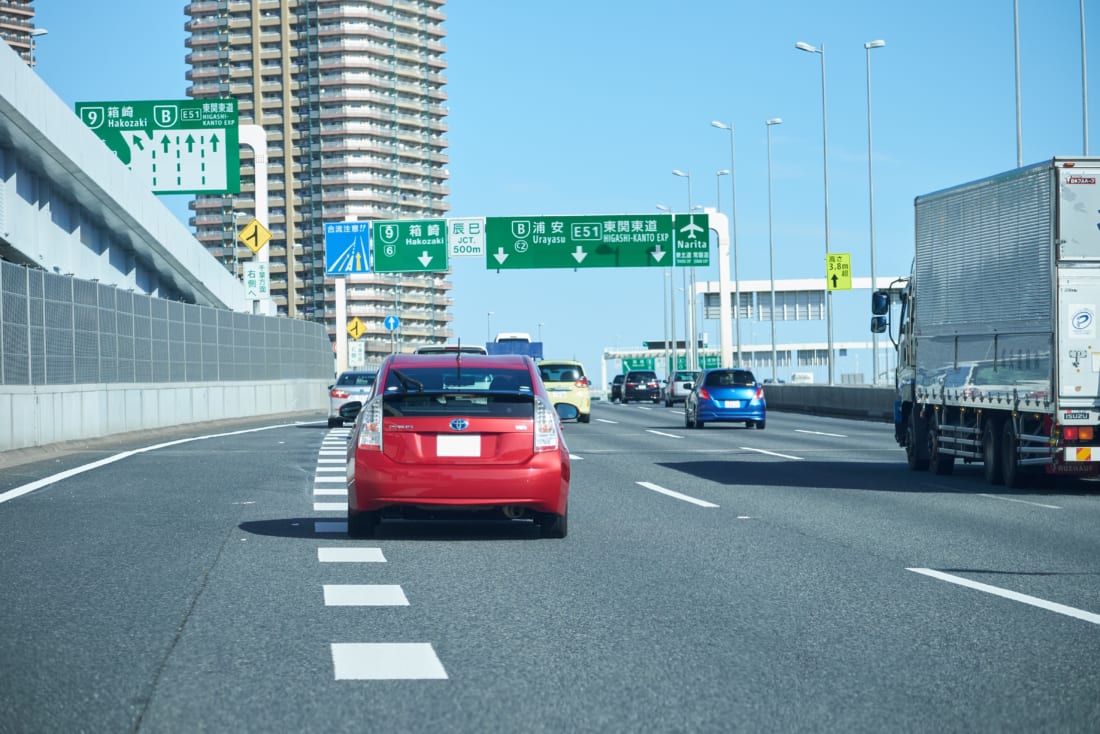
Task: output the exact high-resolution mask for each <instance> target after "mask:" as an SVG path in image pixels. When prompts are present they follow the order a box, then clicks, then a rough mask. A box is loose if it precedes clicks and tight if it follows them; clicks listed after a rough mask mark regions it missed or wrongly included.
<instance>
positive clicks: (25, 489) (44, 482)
mask: <svg viewBox="0 0 1100 734" xmlns="http://www.w3.org/2000/svg"><path fill="white" fill-rule="evenodd" d="M308 424H309V421H298V422H296V423H280V424H278V425H274V426H263V427H262V428H246V429H243V430H240V431H229V432H228V433H209V434H207V435H205V436H191V437H190V438H181V439H178V440H175V441H167V442H165V443H158V444H155V445H153V446H143V447H141V448H139V449H133V450H132V451H123V452H122V453H120V454H115V455H114V456H108V457H107V458H105V459H100V460H99V461H93V462H92V463H90V464H84V465H83V466H78V467H74V468H72V469H67V470H66V471H63V472H59V473H57V474H52V475H50V476H48V477H44V478H42V479H39V480H37V481H34V482H31V483H30V484H24V485H23V486H21V487H15V488H13V489H9V490H8V491H7V492H0V504H3V503H4V502H7V501H9V500H13V499H15V498H16V497H22V496H23V495H25V494H28V493H29V492H33V491H34V490H36V489H41V488H43V487H48V486H50V485H51V484H54V483H56V482H60V481H61V480H62V479H68V478H69V477H75V476H77V475H79V474H83V473H84V472H88V471H91V470H92V469H98V468H99V467H101V466H107V465H108V464H113V463H115V462H116V461H122V460H123V459H127V458H129V457H131V456H137V455H138V454H144V453H147V452H149V451H156V450H157V449H163V448H167V447H169V446H179V445H181V444H185V443H191V442H192V441H205V440H206V439H208V438H225V437H226V436H241V435H244V434H246V433H257V432H259V431H270V430H272V429H275V428H289V427H293V426H302V425H308Z"/></svg>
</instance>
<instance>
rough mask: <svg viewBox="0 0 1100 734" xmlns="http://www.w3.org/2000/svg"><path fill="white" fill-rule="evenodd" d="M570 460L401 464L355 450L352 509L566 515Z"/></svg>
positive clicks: (556, 454) (536, 457)
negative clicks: (507, 508)
mask: <svg viewBox="0 0 1100 734" xmlns="http://www.w3.org/2000/svg"><path fill="white" fill-rule="evenodd" d="M569 474H570V465H569V456H568V454H565V453H563V452H560V451H548V452H546V453H540V454H533V455H532V457H531V459H530V460H529V461H527V462H524V463H522V464H465V465H464V464H446V465H423V464H419V465H418V464H402V463H397V462H395V461H393V460H392V459H390V458H388V457H387V456H386V455H385V454H383V453H382V452H379V451H366V450H359V451H356V455H355V477H354V479H353V480H352V482H350V483H349V487H348V508H349V509H351V510H353V511H362V510H381V509H383V508H386V507H392V506H395V505H412V506H425V507H455V508H458V507H486V508H488V507H496V506H503V505H518V506H522V507H525V508H527V509H529V510H533V511H536V512H553V513H555V514H558V515H561V514H564V513H565V508H566V504H567V503H568V500H569Z"/></svg>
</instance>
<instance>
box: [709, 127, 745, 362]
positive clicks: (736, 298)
mask: <svg viewBox="0 0 1100 734" xmlns="http://www.w3.org/2000/svg"><path fill="white" fill-rule="evenodd" d="M710 124H711V126H712V127H716V128H718V129H719V130H729V133H730V194H731V201H730V217H731V225H732V229H733V233H732V234H733V237H732V239H733V328H734V337H735V340H736V342H737V364H738V365H740V364H741V273H740V272H739V271H738V268H737V166H736V164H735V163H734V157H733V152H734V148H733V123H732V122H731V123H730V124H728V125H727V124H725V123H722V122H719V121H718V120H711V123H710Z"/></svg>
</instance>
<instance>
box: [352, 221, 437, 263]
mask: <svg viewBox="0 0 1100 734" xmlns="http://www.w3.org/2000/svg"><path fill="white" fill-rule="evenodd" d="M370 239H371V249H372V250H373V254H374V272H376V273H416V272H442V271H445V270H446V269H447V220H446V219H420V220H395V221H380V222H372V223H371V236H370Z"/></svg>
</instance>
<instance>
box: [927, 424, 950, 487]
mask: <svg viewBox="0 0 1100 734" xmlns="http://www.w3.org/2000/svg"><path fill="white" fill-rule="evenodd" d="M931 424H932V425H930V426H929V427H928V470H929V471H930V472H932V473H933V474H936V475H938V476H946V475H948V474H950V473H951V472H953V471H954V470H955V457H954V456H952V455H951V454H944V453H941V452H940V439H939V435H940V420H939V413H935V414H933V418H932V421H931Z"/></svg>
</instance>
